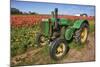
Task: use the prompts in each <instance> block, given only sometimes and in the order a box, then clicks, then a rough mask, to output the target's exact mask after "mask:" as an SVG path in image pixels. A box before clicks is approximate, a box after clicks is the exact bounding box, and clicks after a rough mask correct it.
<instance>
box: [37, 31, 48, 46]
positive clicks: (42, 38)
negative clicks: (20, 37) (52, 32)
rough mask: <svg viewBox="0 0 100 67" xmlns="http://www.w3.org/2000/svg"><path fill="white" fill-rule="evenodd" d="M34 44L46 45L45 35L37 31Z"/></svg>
mask: <svg viewBox="0 0 100 67" xmlns="http://www.w3.org/2000/svg"><path fill="white" fill-rule="evenodd" d="M36 44H37V46H38V47H40V46H44V45H46V37H45V36H44V35H42V34H40V33H38V34H37V36H36Z"/></svg>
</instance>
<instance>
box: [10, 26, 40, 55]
mask: <svg viewBox="0 0 100 67" xmlns="http://www.w3.org/2000/svg"><path fill="white" fill-rule="evenodd" d="M38 29H39V28H38V26H30V27H28V26H23V27H12V28H11V56H16V55H18V54H22V53H24V52H26V51H27V49H28V48H30V47H34V41H35V32H34V31H37V30H38Z"/></svg>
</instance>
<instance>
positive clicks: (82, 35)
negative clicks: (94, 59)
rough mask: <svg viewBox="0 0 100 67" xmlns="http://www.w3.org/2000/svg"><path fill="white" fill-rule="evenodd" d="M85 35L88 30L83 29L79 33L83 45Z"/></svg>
mask: <svg viewBox="0 0 100 67" xmlns="http://www.w3.org/2000/svg"><path fill="white" fill-rule="evenodd" d="M87 33H88V30H87V28H83V29H82V32H81V42H82V43H84V42H85V41H86V39H87Z"/></svg>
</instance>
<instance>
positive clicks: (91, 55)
mask: <svg viewBox="0 0 100 67" xmlns="http://www.w3.org/2000/svg"><path fill="white" fill-rule="evenodd" d="M94 47H95V45H94V33H92V34H91V35H90V34H89V37H88V41H87V44H86V45H85V46H84V47H83V48H81V49H79V50H78V49H70V51H69V53H68V54H67V55H66V56H65V57H64V59H62V60H60V61H54V60H52V59H51V58H50V56H49V52H48V48H47V47H42V48H38V49H35V50H32V51H29V52H26V53H25V54H22V55H18V56H15V57H13V58H12V59H11V64H13V65H26V64H51V63H68V62H80V61H94V60H95V48H94Z"/></svg>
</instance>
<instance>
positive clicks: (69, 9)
mask: <svg viewBox="0 0 100 67" xmlns="http://www.w3.org/2000/svg"><path fill="white" fill-rule="evenodd" d="M11 8H17V9H19V10H20V11H23V12H29V11H31V12H36V13H39V14H51V11H53V10H54V9H55V8H58V13H59V14H63V15H77V14H83V13H86V14H87V15H88V16H94V15H95V6H90V5H75V4H57V3H43V2H28V1H16V0H11Z"/></svg>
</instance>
